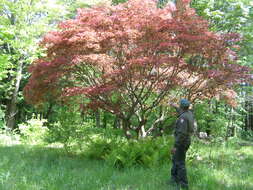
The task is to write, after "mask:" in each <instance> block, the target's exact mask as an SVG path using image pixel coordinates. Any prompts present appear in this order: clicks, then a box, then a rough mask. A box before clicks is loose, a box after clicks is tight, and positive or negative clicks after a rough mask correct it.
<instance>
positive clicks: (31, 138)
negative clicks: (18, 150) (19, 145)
mask: <svg viewBox="0 0 253 190" xmlns="http://www.w3.org/2000/svg"><path fill="white" fill-rule="evenodd" d="M45 122H46V120H45V119H39V118H36V117H33V118H32V119H30V120H28V121H27V122H26V123H21V124H19V125H18V127H19V131H20V135H21V140H22V141H23V142H24V143H28V144H44V142H45V137H46V134H47V131H48V128H47V127H45V126H44V123H45Z"/></svg>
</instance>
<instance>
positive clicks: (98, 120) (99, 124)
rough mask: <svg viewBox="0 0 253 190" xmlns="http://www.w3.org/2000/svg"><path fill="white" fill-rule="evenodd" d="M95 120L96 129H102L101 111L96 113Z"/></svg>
mask: <svg viewBox="0 0 253 190" xmlns="http://www.w3.org/2000/svg"><path fill="white" fill-rule="evenodd" d="M95 119H96V127H98V128H100V127H101V122H100V111H99V109H98V110H96V111H95Z"/></svg>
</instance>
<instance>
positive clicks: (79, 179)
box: [0, 143, 253, 190]
mask: <svg viewBox="0 0 253 190" xmlns="http://www.w3.org/2000/svg"><path fill="white" fill-rule="evenodd" d="M193 154H195V156H192V155H193ZM196 155H198V159H197V158H196V157H197V156H196ZM252 166H253V147H240V146H237V145H227V146H226V145H224V146H218V145H217V146H211V145H208V144H206V145H205V144H199V143H195V144H194V145H193V147H192V148H191V150H190V151H189V160H188V163H187V168H188V176H189V181H190V187H191V188H190V189H191V190H226V189H227V190H253V168H252ZM169 170H170V166H169V165H163V166H160V167H156V168H151V169H145V168H141V167H135V168H134V167H133V168H128V169H124V170H118V169H115V168H112V167H111V166H109V165H106V164H105V162H103V161H96V160H88V159H85V158H83V157H80V156H70V155H67V154H65V153H64V151H63V149H62V148H49V147H40V146H28V145H5V144H3V143H2V144H1V145H0V189H1V190H130V189H131V190H165V189H166V190H168V189H171V188H170V187H168V186H167V185H166V180H167V179H168V178H169Z"/></svg>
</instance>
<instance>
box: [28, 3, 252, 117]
mask: <svg viewBox="0 0 253 190" xmlns="http://www.w3.org/2000/svg"><path fill="white" fill-rule="evenodd" d="M178 2H180V1H178ZM188 3H189V1H188V0H187V1H182V2H180V3H178V5H177V8H176V7H175V6H174V5H173V4H168V5H167V6H166V7H165V8H163V9H160V8H158V7H157V5H156V2H155V1H152V0H129V1H128V2H127V3H124V4H119V5H117V6H97V7H93V8H85V9H79V10H78V15H77V16H76V18H75V19H72V20H67V21H64V22H62V23H60V24H59V30H58V31H54V32H50V33H48V34H47V35H46V36H45V37H44V39H43V41H42V43H41V44H42V46H43V47H45V48H46V52H47V56H45V57H43V58H41V59H39V60H37V61H36V62H35V63H34V64H33V65H32V66H31V67H30V72H31V74H32V75H31V77H30V80H29V82H28V84H27V85H26V87H25V90H24V92H25V96H26V99H27V101H28V102H30V103H32V104H38V103H41V102H44V101H47V100H48V98H57V99H61V100H62V99H66V98H70V97H73V96H75V97H76V96H77V97H86V98H87V99H88V100H89V101H86V102H85V103H83V106H84V107H88V108H93V109H95V108H98V107H99V108H102V109H105V110H108V111H110V112H112V113H115V114H118V115H120V116H122V118H124V117H130V115H131V114H134V113H135V112H136V111H137V110H141V111H142V112H145V111H147V110H150V109H152V107H154V106H156V105H158V104H159V103H160V102H161V100H163V99H164V98H165V97H166V96H167V95H169V94H170V92H171V91H172V90H174V89H178V88H179V89H182V90H183V91H184V93H185V96H186V97H188V98H189V99H191V100H195V99H198V98H209V97H214V96H217V95H220V94H222V93H223V92H225V91H226V90H230V91H228V92H231V93H230V94H232V95H233V93H232V91H231V88H232V86H233V85H234V84H236V83H239V82H242V81H244V80H247V79H248V77H249V73H250V70H249V69H248V68H247V67H243V66H240V65H238V64H236V63H235V61H236V54H235V52H234V51H233V49H235V48H236V47H235V46H233V45H234V44H235V43H236V42H237V41H238V40H239V39H240V38H239V35H237V34H223V35H221V34H216V33H214V32H211V31H209V29H208V23H207V21H205V20H203V19H202V18H200V17H199V16H197V15H196V13H195V11H194V10H193V9H191V8H189V6H188ZM224 96H225V95H224ZM230 97H232V98H233V96H230ZM232 103H233V102H232ZM129 113H130V114H129ZM126 115H127V116H126Z"/></svg>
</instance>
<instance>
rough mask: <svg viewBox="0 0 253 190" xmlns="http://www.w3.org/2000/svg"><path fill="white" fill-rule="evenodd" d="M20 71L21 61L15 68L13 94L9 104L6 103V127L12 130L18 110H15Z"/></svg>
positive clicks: (20, 76)
mask: <svg viewBox="0 0 253 190" xmlns="http://www.w3.org/2000/svg"><path fill="white" fill-rule="evenodd" d="M22 71H23V62H22V61H20V62H18V70H17V75H16V79H15V82H16V83H15V88H14V90H13V94H12V97H11V101H10V104H9V105H8V108H7V110H8V113H7V116H6V117H7V128H8V129H9V130H13V129H14V127H15V124H16V117H15V116H16V114H17V112H18V110H17V98H18V91H19V87H20V82H21V79H22Z"/></svg>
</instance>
